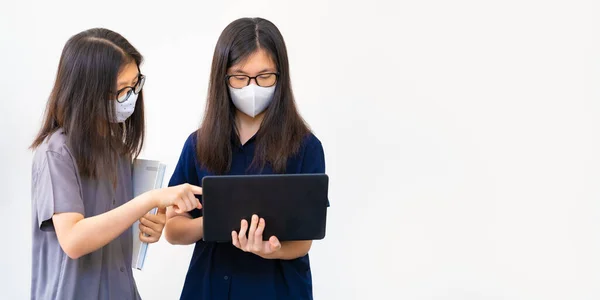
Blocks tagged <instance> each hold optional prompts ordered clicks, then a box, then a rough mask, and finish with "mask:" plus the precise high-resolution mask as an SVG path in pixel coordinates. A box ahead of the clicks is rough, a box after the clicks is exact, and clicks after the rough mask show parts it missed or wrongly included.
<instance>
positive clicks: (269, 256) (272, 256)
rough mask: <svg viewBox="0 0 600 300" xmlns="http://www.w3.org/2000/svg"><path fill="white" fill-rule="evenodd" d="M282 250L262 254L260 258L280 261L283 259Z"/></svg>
mask: <svg viewBox="0 0 600 300" xmlns="http://www.w3.org/2000/svg"><path fill="white" fill-rule="evenodd" d="M281 249H282V248H279V249H277V250H275V251H273V252H271V253H268V254H261V255H259V256H260V257H262V258H264V259H280V257H281V253H282V252H281V251H282V250H281Z"/></svg>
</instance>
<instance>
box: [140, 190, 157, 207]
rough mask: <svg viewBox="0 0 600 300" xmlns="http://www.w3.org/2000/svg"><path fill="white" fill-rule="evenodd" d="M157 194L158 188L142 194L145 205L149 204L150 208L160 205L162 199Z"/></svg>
mask: <svg viewBox="0 0 600 300" xmlns="http://www.w3.org/2000/svg"><path fill="white" fill-rule="evenodd" d="M157 194H158V192H157V190H150V191H148V192H146V193H143V194H142V195H140V197H141V198H142V202H143V203H144V206H147V207H148V210H150V209H152V208H155V207H159V206H160V200H159V198H158V197H157Z"/></svg>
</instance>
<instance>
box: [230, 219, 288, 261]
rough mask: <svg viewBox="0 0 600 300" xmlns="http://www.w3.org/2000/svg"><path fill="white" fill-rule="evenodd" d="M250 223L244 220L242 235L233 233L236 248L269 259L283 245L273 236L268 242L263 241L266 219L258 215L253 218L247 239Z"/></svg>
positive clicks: (241, 229) (241, 226) (241, 228)
mask: <svg viewBox="0 0 600 300" xmlns="http://www.w3.org/2000/svg"><path fill="white" fill-rule="evenodd" d="M246 230H248V222H247V221H246V220H242V222H241V224H240V233H239V234H238V233H237V232H235V231H232V232H231V239H232V243H233V245H234V246H236V247H237V248H239V249H241V250H243V251H245V252H251V253H254V254H256V255H258V256H260V257H262V258H269V257H270V256H271V255H272V254H273V253H275V252H277V251H278V250H279V249H281V243H280V242H279V239H277V237H275V236H272V237H270V238H269V240H268V241H263V232H264V230H265V219H263V218H260V219H259V217H258V216H257V215H253V216H252V220H251V224H250V230H249V231H248V238H246Z"/></svg>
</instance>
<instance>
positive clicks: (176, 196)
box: [152, 183, 202, 214]
mask: <svg viewBox="0 0 600 300" xmlns="http://www.w3.org/2000/svg"><path fill="white" fill-rule="evenodd" d="M152 193H154V194H153V195H152V198H153V199H155V201H156V202H157V203H156V207H158V208H165V207H168V206H173V211H175V212H176V213H178V214H182V213H184V212H188V211H190V210H193V209H195V208H201V207H202V205H201V204H200V201H199V200H198V199H197V198H196V196H194V195H202V188H201V187H198V186H195V185H191V184H187V183H185V184H181V185H178V186H172V187H168V188H164V189H158V190H153V191H152Z"/></svg>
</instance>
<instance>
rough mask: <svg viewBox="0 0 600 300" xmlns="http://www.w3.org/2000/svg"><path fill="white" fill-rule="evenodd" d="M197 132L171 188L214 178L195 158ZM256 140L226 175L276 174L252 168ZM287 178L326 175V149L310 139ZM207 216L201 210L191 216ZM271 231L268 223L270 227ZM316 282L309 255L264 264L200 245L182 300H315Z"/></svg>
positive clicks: (239, 151) (238, 153) (226, 248)
mask: <svg viewBox="0 0 600 300" xmlns="http://www.w3.org/2000/svg"><path fill="white" fill-rule="evenodd" d="M196 139H197V138H196V133H192V134H191V135H190V136H189V137H188V139H187V140H186V142H185V145H184V146H183V150H182V153H181V156H180V158H179V162H178V163H177V167H176V168H175V172H174V173H173V177H171V180H170V181H169V186H174V185H179V184H183V183H189V184H193V185H197V186H201V184H202V178H203V177H204V176H207V175H212V174H211V173H209V172H208V171H207V170H206V169H205V168H203V166H202V162H199V161H198V160H197V158H196V151H195V148H196ZM255 144H256V143H255V139H254V138H251V139H250V140H249V141H248V142H247V143H246V144H244V145H243V146H242V145H239V143H238V145H235V144H234V145H233V147H232V162H231V169H230V171H229V172H228V173H227V175H244V174H248V175H250V174H272V173H273V170H272V169H271V168H270V167H269V166H268V165H267V166H265V167H264V169H263V170H262V171H258V170H255V169H256V168H252V169H250V168H249V167H250V165H251V163H252V160H253V159H254V149H255ZM285 173H286V174H296V173H325V158H324V154H323V146H322V145H321V142H320V141H319V139H317V137H315V136H314V135H313V134H309V135H308V136H307V137H306V138H305V139H304V141H303V144H302V146H301V147H300V150H299V151H298V153H297V154H296V155H294V156H293V157H290V158H289V160H288V163H287V168H286V171H285ZM190 214H191V215H192V217H193V218H198V217H200V216H202V209H195V210H193V211H191V212H190ZM267 226H268V224H267ZM312 297H313V296H312V278H311V272H310V263H309V259H308V255H305V256H303V257H300V258H297V259H293V260H278V259H264V258H262V257H260V256H258V255H256V254H253V253H247V252H244V251H242V250H240V249H238V248H236V247H235V246H233V245H232V244H231V243H214V242H205V241H203V240H199V241H198V242H196V247H195V248H194V254H193V256H192V260H191V262H190V267H189V269H188V272H187V276H186V279H185V283H184V286H183V291H182V293H181V299H216V300H220V299H228V300H236V299H244V300H247V299H262V300H267V299H312Z"/></svg>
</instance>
